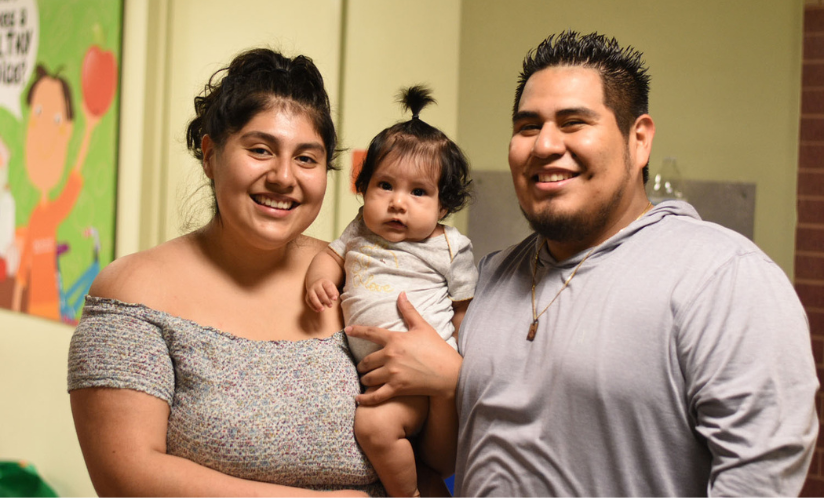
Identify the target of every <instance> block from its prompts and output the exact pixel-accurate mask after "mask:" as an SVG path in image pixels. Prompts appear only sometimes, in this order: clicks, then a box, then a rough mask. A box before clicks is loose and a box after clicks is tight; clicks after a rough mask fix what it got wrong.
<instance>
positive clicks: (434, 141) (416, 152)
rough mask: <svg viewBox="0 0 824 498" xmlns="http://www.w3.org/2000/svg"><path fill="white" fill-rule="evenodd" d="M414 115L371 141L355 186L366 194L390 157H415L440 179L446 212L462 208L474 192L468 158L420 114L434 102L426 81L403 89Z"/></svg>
mask: <svg viewBox="0 0 824 498" xmlns="http://www.w3.org/2000/svg"><path fill="white" fill-rule="evenodd" d="M397 101H398V102H399V103H400V104H401V105H402V106H403V108H404V110H405V111H407V110H408V111H411V112H412V119H409V120H407V121H401V122H399V123H395V124H394V125H392V126H390V127H389V128H386V129H384V130H383V131H381V132H380V133H378V134H377V135H376V136H375V138H373V139H372V142H371V143H370V144H369V149H368V150H367V151H366V157H365V158H364V160H363V164H362V165H361V169H360V172H359V173H358V175H357V177H356V178H355V190H356V191H357V192H358V193H359V194H361V195H366V189H367V188H369V182H370V181H371V179H372V175H373V174H374V173H375V171H377V169H378V167H380V165H381V163H383V162H384V161H385V160H387V158H388V159H389V160H393V161H394V160H397V159H399V158H404V159H406V160H410V161H414V162H415V164H417V165H418V166H419V167H421V168H422V171H424V174H426V172H431V173H432V176H433V177H434V179H436V181H437V183H438V201H440V207H441V208H442V209H443V210H444V211H445V212H446V215H444V217H445V216H447V215H449V214H452V213H456V212H458V211H460V210H461V209H462V208H463V207H464V206H465V205H466V203H467V202H469V199H470V196H471V192H470V190H471V189H470V183H471V182H472V180H470V178H469V161H468V160H467V159H466V156H465V155H464V153H463V151H461V149H460V147H458V145H457V144H456V143H455V142H453V141H452V140H450V139H449V137H447V136H446V134H444V132H442V131H441V130H439V129H438V128H435V127H434V126H432V125H430V124H428V123H427V122H425V121H423V120H422V119H421V118H420V113H421V109H423V108H424V107H426V106H428V105H429V104H434V103H436V102H435V99H434V98H432V91H431V90H430V89H429V88H427V87H425V86H424V85H414V86H410V87H409V88H403V89H401V91H400V93H398V100H397Z"/></svg>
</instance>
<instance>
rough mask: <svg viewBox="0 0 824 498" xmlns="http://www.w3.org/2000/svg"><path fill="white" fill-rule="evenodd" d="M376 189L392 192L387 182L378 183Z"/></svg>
mask: <svg viewBox="0 0 824 498" xmlns="http://www.w3.org/2000/svg"><path fill="white" fill-rule="evenodd" d="M378 188H379V189H381V190H392V185H390V184H389V182H378Z"/></svg>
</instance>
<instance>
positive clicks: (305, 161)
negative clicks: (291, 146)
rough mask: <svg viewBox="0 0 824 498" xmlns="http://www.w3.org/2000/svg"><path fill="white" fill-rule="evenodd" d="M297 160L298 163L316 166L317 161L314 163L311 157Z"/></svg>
mask: <svg viewBox="0 0 824 498" xmlns="http://www.w3.org/2000/svg"><path fill="white" fill-rule="evenodd" d="M297 160H298V162H300V163H303V164H317V161H315V158H314V157H311V156H298V157H297Z"/></svg>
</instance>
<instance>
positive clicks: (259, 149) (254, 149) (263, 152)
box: [249, 147, 269, 156]
mask: <svg viewBox="0 0 824 498" xmlns="http://www.w3.org/2000/svg"><path fill="white" fill-rule="evenodd" d="M249 152H251V153H252V154H257V155H259V156H264V155H266V154H268V153H269V150H267V149H265V148H263V147H252V148H251V149H249Z"/></svg>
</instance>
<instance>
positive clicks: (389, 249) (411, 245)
mask: <svg viewBox="0 0 824 498" xmlns="http://www.w3.org/2000/svg"><path fill="white" fill-rule="evenodd" d="M432 102H434V99H432V97H431V96H430V92H429V90H427V89H426V88H424V87H421V86H415V87H411V88H408V89H406V90H405V91H404V92H403V93H402V94H401V103H402V104H403V105H404V107H405V108H406V109H407V110H409V111H411V112H412V119H410V120H409V121H404V122H401V123H398V124H396V125H394V126H392V127H390V128H387V129H385V130H383V131H382V132H380V133H379V134H378V135H377V136H376V137H375V138H374V139H373V140H372V143H371V144H370V145H369V150H368V151H367V153H366V158H365V160H364V163H363V167H362V169H361V171H360V173H359V174H358V177H357V179H356V180H355V187H356V189H357V192H358V193H359V194H361V195H362V196H363V207H362V208H361V210H360V212H359V213H358V215H357V217H356V218H355V220H354V221H352V223H350V224H349V226H348V227H347V228H346V230H345V231H344V232H343V234H342V235H341V237H340V238H339V239H337V240H335V241H334V242H332V243H331V244H329V246H328V247H327V248H326V251H324V252H321V253H319V254H318V255H317V256H315V259H314V260H313V261H312V264H311V266H310V267H309V270H308V271H307V273H306V290H307V294H306V301H307V303H309V306H310V307H312V309H314V310H316V311H318V312H321V311H322V310H323V309H324V308H325V307H329V306H331V305H332V302H333V301H335V300H336V299H338V295H339V288H340V286H341V285H344V282H345V285H344V287H343V295H342V296H340V297H341V307H342V309H343V317H344V320H345V322H346V324H347V325H349V324H357V325H368V326H377V327H381V328H384V329H389V330H396V331H406V330H407V328H406V325H405V324H404V322H403V319H402V318H401V316H400V313H399V311H398V308H397V299H398V294H400V293H401V292H405V293H406V294H407V297H408V298H409V301H410V302H411V303H412V304H413V305H414V306H415V308H416V309H417V310H418V311H419V312H420V313H421V315H422V316H423V317H424V318H425V319H426V320H427V322H428V323H429V324H430V325H431V326H432V327H433V328H434V329H435V330H436V331H438V332H439V333H440V334H441V337H443V338H444V340H446V341H447V342H448V343H449V344H451V345H452V346H453V347H457V346H456V336H457V334H458V330H459V328H460V324H461V320H462V319H463V316H464V314H465V312H466V308H467V306H468V305H469V301H470V300H471V299H472V297H473V296H474V293H475V283H476V282H477V279H478V272H477V270H476V268H475V262H474V259H473V256H472V244H471V243H470V241H469V239H468V238H466V237H464V236H463V235H461V234H460V232H458V230H457V229H455V228H453V227H450V226H445V225H442V224H440V223H439V222H440V221H441V220H442V219H444V218H445V217H446V216H448V215H449V214H452V213H455V212H457V211H459V210H460V209H461V208H463V207H464V205H465V204H466V202H467V200H468V199H469V183H470V180H469V164H468V161H467V160H466V157H465V156H464V154H463V152H461V150H460V148H458V146H457V145H456V144H455V143H454V142H452V141H451V140H450V139H449V138H448V137H447V136H446V135H445V134H444V133H443V132H442V131H440V130H438V129H437V128H435V127H433V126H430V125H428V124H427V123H425V122H423V121H421V119H420V118H419V117H418V116H419V114H420V111H421V109H423V108H424V107H425V106H426V105H427V104H430V103H432ZM349 346H350V349H351V351H352V355H353V356H354V357H355V361H356V362H359V361H361V359H363V357H364V356H366V355H368V354H369V353H371V352H373V351H376V350H377V349H379V347H378V346H377V345H376V344H374V343H372V342H369V341H365V340H363V339H357V338H352V337H350V338H349ZM428 409H429V400H428V398H427V397H425V396H404V397H398V398H394V399H391V400H389V401H386V402H384V403H382V404H380V405H377V406H359V407H358V409H357V412H356V414H355V436H356V437H357V439H358V443H360V445H361V447H362V448H363V450H364V452H365V453H366V455H367V456H368V457H369V461H370V462H372V465H373V466H374V467H375V470H376V471H377V473H378V476H380V479H381V482H382V483H383V485H384V487H385V488H386V491H387V493H389V495H390V496H417V495H419V493H418V488H417V471H416V469H415V455H414V452H413V448H412V444H411V443H410V441H409V440H408V439H407V438H408V437H410V436H413V435H415V434H416V433H417V432H418V431H419V430H420V428H421V427H422V426H423V423H424V422H425V420H426V415H427V411H428Z"/></svg>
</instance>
